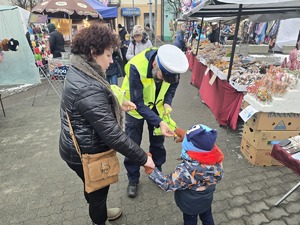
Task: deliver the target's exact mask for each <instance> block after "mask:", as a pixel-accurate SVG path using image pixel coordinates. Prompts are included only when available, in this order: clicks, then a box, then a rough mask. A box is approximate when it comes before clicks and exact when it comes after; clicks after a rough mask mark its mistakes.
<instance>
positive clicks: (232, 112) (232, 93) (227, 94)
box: [194, 63, 244, 130]
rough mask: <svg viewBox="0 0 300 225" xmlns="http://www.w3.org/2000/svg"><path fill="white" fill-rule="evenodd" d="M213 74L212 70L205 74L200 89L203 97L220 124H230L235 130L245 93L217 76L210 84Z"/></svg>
mask: <svg viewBox="0 0 300 225" xmlns="http://www.w3.org/2000/svg"><path fill="white" fill-rule="evenodd" d="M199 64H201V63H199ZM195 67H196V66H194V68H195ZM212 76H213V73H212V71H209V73H208V74H207V75H206V76H205V75H203V80H202V82H201V86H200V89H199V94H200V96H201V99H202V100H203V101H204V102H205V104H206V105H207V106H208V107H209V108H210V110H211V111H212V113H213V114H214V116H215V117H216V119H217V120H218V122H219V124H221V125H223V126H227V125H229V126H230V127H231V128H232V129H234V130H235V129H236V124H237V120H238V116H239V112H240V108H241V104H242V100H243V97H244V94H243V93H242V92H238V91H237V90H235V89H234V88H233V87H232V86H231V85H230V84H229V83H228V82H227V81H226V80H220V79H218V78H216V79H215V82H214V83H213V84H212V85H210V84H209V80H210V79H211V77H212Z"/></svg>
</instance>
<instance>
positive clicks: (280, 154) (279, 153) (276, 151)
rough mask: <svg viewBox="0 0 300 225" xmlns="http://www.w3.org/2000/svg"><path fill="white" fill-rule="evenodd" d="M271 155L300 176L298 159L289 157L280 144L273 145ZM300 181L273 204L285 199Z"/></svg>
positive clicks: (299, 184)
mask: <svg viewBox="0 0 300 225" xmlns="http://www.w3.org/2000/svg"><path fill="white" fill-rule="evenodd" d="M271 156H272V157H273V158H274V159H276V160H278V161H279V162H281V163H282V164H283V165H284V166H286V167H287V168H289V169H291V170H292V171H293V172H294V173H296V174H298V175H299V176H300V161H299V160H296V159H294V158H292V157H291V155H290V154H289V153H287V152H286V150H284V149H283V148H282V147H281V146H280V145H278V144H275V145H273V149H272V152H271ZM299 186H300V182H299V183H298V184H296V185H295V186H294V187H293V188H292V189H291V190H290V191H288V192H287V193H286V194H285V195H284V196H283V197H282V198H281V199H280V200H279V201H278V202H276V203H275V205H276V206H277V205H279V204H280V203H281V202H282V201H283V200H285V199H286V198H287V197H288V196H289V195H290V194H292V193H293V192H294V191H295V190H296V189H297V188H298V187H299Z"/></svg>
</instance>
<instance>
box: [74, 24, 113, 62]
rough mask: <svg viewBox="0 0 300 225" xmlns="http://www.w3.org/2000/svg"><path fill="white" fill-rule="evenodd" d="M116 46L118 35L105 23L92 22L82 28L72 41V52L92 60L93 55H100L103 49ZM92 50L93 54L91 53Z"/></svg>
mask: <svg viewBox="0 0 300 225" xmlns="http://www.w3.org/2000/svg"><path fill="white" fill-rule="evenodd" d="M116 46H118V37H117V36H116V35H115V34H114V33H113V31H112V30H111V29H110V28H109V27H107V26H106V25H105V24H99V23H97V24H93V25H91V26H90V27H88V28H83V29H82V30H80V32H79V33H78V34H76V36H75V38H74V39H73V41H72V47H71V52H72V54H77V55H85V56H86V57H87V59H88V60H89V61H92V59H93V57H92V56H93V55H102V54H103V53H104V50H105V49H109V48H115V47H116ZM91 50H93V55H92V54H91Z"/></svg>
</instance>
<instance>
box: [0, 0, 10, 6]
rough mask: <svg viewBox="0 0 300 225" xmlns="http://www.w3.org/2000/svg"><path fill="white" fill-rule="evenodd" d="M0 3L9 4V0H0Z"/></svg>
mask: <svg viewBox="0 0 300 225" xmlns="http://www.w3.org/2000/svg"><path fill="white" fill-rule="evenodd" d="M0 5H11V2H10V1H9V0H0Z"/></svg>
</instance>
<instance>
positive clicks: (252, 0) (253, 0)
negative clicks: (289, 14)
mask: <svg viewBox="0 0 300 225" xmlns="http://www.w3.org/2000/svg"><path fill="white" fill-rule="evenodd" d="M293 1H295V0H263V1H262V0H247V2H246V4H270V3H282V2H293ZM218 2H224V3H232V4H245V0H218Z"/></svg>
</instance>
